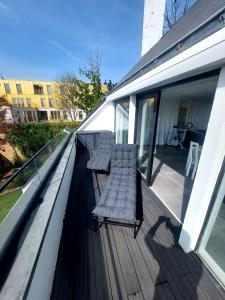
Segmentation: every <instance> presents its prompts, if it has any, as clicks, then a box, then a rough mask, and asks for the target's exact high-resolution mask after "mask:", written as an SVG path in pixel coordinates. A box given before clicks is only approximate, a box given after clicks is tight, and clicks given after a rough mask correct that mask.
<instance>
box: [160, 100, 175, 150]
mask: <svg viewBox="0 0 225 300" xmlns="http://www.w3.org/2000/svg"><path fill="white" fill-rule="evenodd" d="M179 105H180V101H179V100H177V99H175V100H167V99H166V97H165V98H163V97H162V99H161V101H160V110H159V118H158V126H157V133H156V145H165V144H168V143H170V141H171V139H172V138H173V137H174V136H175V130H174V128H173V126H174V125H177V118H178V112H179Z"/></svg>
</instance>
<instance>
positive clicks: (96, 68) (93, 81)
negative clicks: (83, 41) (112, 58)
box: [77, 52, 104, 113]
mask: <svg viewBox="0 0 225 300" xmlns="http://www.w3.org/2000/svg"><path fill="white" fill-rule="evenodd" d="M100 68H101V58H100V56H99V53H98V52H95V53H94V54H92V55H91V57H90V58H89V62H88V64H87V65H86V66H84V67H83V68H80V70H79V71H80V75H81V76H82V77H83V78H84V80H79V82H78V89H77V106H78V107H79V108H80V109H82V110H84V111H85V112H86V113H89V112H90V111H91V110H92V109H93V108H94V107H96V105H97V104H98V103H100V102H101V100H102V97H103V95H104V93H103V92H102V84H101V72H100Z"/></svg>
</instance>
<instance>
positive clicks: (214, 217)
mask: <svg viewBox="0 0 225 300" xmlns="http://www.w3.org/2000/svg"><path fill="white" fill-rule="evenodd" d="M198 252H199V254H200V256H201V257H202V259H203V260H204V261H205V262H206V264H207V265H208V266H209V267H210V269H211V270H212V271H213V272H214V273H215V275H216V276H217V277H218V278H219V280H220V281H221V282H222V283H223V284H224V285H225V168H223V173H222V180H221V183H220V185H219V188H218V189H217V192H216V195H215V204H214V206H213V209H212V212H211V214H210V217H209V220H208V223H207V226H206V228H205V231H204V233H203V237H202V241H201V244H200V247H199V250H198Z"/></svg>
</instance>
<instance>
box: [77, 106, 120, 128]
mask: <svg viewBox="0 0 225 300" xmlns="http://www.w3.org/2000/svg"><path fill="white" fill-rule="evenodd" d="M114 116H115V108H114V103H113V102H105V103H104V104H103V105H101V106H100V107H99V108H98V109H97V111H96V112H94V113H93V115H91V116H90V117H89V119H87V121H85V122H84V124H83V125H82V126H81V127H80V128H79V131H80V130H85V131H88V130H110V131H114Z"/></svg>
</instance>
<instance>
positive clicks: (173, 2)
mask: <svg viewBox="0 0 225 300" xmlns="http://www.w3.org/2000/svg"><path fill="white" fill-rule="evenodd" d="M190 6H191V1H190V0H167V3H166V9H165V14H164V30H163V31H164V34H165V33H166V32H167V31H169V30H170V29H171V28H173V26H174V25H175V24H176V23H177V22H178V21H179V20H180V19H181V18H182V17H183V16H184V15H185V13H186V12H187V10H188V9H189V8H190Z"/></svg>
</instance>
